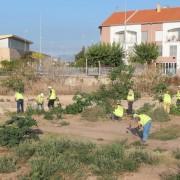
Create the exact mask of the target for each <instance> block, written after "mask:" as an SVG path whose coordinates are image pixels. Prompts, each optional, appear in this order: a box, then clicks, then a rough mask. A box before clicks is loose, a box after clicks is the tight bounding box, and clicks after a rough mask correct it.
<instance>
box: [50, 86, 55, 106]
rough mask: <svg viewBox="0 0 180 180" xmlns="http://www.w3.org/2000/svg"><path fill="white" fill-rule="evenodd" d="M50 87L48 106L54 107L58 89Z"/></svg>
mask: <svg viewBox="0 0 180 180" xmlns="http://www.w3.org/2000/svg"><path fill="white" fill-rule="evenodd" d="M48 89H49V97H48V108H49V109H51V108H54V102H55V100H56V91H55V90H54V89H53V88H52V87H51V86H49V87H48Z"/></svg>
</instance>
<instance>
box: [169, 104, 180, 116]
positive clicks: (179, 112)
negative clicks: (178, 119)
mask: <svg viewBox="0 0 180 180" xmlns="http://www.w3.org/2000/svg"><path fill="white" fill-rule="evenodd" d="M170 113H171V114H173V115H176V116H180V107H177V106H174V105H173V106H171V110H170Z"/></svg>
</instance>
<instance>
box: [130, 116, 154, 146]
mask: <svg viewBox="0 0 180 180" xmlns="http://www.w3.org/2000/svg"><path fill="white" fill-rule="evenodd" d="M133 117H134V119H135V120H137V121H138V126H137V127H136V128H137V129H140V128H143V134H142V142H143V143H145V142H146V141H147V139H148V136H149V132H150V129H151V124H152V120H151V117H149V116H148V115H146V114H139V115H138V114H134V115H133Z"/></svg>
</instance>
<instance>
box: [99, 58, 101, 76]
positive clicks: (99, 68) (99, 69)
mask: <svg viewBox="0 0 180 180" xmlns="http://www.w3.org/2000/svg"><path fill="white" fill-rule="evenodd" d="M98 64H99V72H98V75H99V76H100V75H101V62H100V61H98Z"/></svg>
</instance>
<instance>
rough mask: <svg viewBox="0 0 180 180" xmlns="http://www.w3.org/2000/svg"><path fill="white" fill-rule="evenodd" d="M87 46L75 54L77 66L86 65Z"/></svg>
mask: <svg viewBox="0 0 180 180" xmlns="http://www.w3.org/2000/svg"><path fill="white" fill-rule="evenodd" d="M85 50H86V49H85V47H84V46H83V47H82V49H81V51H80V52H78V53H77V54H76V55H75V63H74V65H75V66H76V67H85V66H86V57H85Z"/></svg>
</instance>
